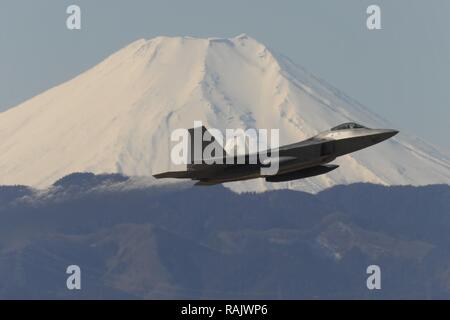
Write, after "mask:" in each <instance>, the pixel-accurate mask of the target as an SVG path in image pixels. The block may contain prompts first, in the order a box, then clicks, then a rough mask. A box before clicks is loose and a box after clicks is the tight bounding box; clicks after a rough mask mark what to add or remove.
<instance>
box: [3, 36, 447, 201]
mask: <svg viewBox="0 0 450 320" xmlns="http://www.w3.org/2000/svg"><path fill="white" fill-rule="evenodd" d="M196 120H200V121H202V122H203V124H205V126H207V127H212V128H217V129H220V130H225V129H226V128H232V129H236V128H242V129H248V128H265V129H279V130H280V131H279V132H280V144H281V145H283V144H288V143H293V142H297V141H300V140H303V139H306V138H308V137H311V136H313V135H315V134H317V133H318V132H320V131H324V130H327V129H329V128H331V127H333V126H335V125H337V124H340V123H343V122H348V121H355V122H358V123H360V124H362V125H365V126H368V127H372V128H395V125H393V124H391V123H389V122H388V121H386V120H384V119H382V118H381V117H379V116H377V115H376V114H374V113H372V112H371V111H369V110H368V109H366V108H364V107H363V106H362V105H361V104H359V103H358V102H356V101H355V100H353V99H351V98H349V97H348V96H346V95H345V94H343V93H342V92H340V91H339V90H337V89H335V88H333V87H332V86H330V85H329V84H327V83H326V82H325V81H323V80H321V79H318V78H317V77H315V76H314V75H312V74H310V73H309V72H308V71H306V70H305V69H303V68H302V67H299V66H297V65H296V64H294V63H293V62H292V61H291V60H289V59H288V58H286V57H285V56H283V55H281V54H278V53H276V52H274V51H272V50H270V49H268V48H267V47H266V46H264V45H263V44H261V43H259V42H257V41H256V40H254V39H252V38H251V37H249V36H247V35H240V36H237V37H235V38H231V39H219V38H208V39H198V38H190V37H157V38H154V39H151V40H138V41H135V42H133V43H131V44H130V45H128V46H127V47H125V48H123V49H121V50H119V51H118V52H116V53H114V54H113V55H111V56H110V57H108V58H107V59H106V60H104V61H103V62H101V63H100V64H98V65H97V66H95V67H93V68H92V69H90V70H88V71H86V72H84V73H82V74H81V75H79V76H78V77H76V78H74V79H72V80H70V81H68V82H66V83H64V84H61V85H59V86H57V87H55V88H52V89H50V90H48V91H46V92H44V93H42V94H40V95H38V96H36V97H34V98H32V99H30V100H28V101H26V102H24V103H22V104H20V105H18V106H16V107H14V108H12V109H9V110H8V111H5V112H2V113H0V136H1V137H2V139H1V140H0V185H17V184H22V185H28V186H33V187H37V188H46V187H48V186H50V185H51V184H53V183H54V182H55V181H56V180H58V179H60V178H62V177H64V176H66V175H69V174H71V173H74V172H92V173H95V174H103V173H120V174H122V175H125V176H130V177H136V178H139V179H141V181H142V180H143V181H145V183H148V184H161V183H166V182H161V181H159V182H157V181H156V180H154V179H153V178H151V175H152V174H153V173H158V172H162V171H169V170H173V169H174V166H173V165H171V161H170V135H171V132H172V131H173V130H175V129H178V128H191V127H193V123H194V121H196ZM334 163H336V164H339V165H340V168H339V169H338V170H335V171H333V172H331V173H329V174H327V175H322V176H318V177H314V178H310V179H305V180H298V181H291V182H288V183H281V184H270V183H266V182H264V181H263V180H262V179H259V180H254V181H247V182H235V183H230V184H226V186H227V187H229V188H231V189H232V190H234V191H237V192H243V191H264V190H268V189H274V188H277V189H279V188H290V189H295V190H303V191H307V192H313V193H315V192H318V191H320V190H323V189H326V188H329V187H331V186H334V185H337V184H349V183H355V182H367V183H374V184H382V185H426V184H440V183H444V184H450V154H449V153H448V152H446V151H442V150H440V149H439V150H438V149H437V148H435V147H433V146H432V145H430V144H428V143H426V142H424V141H422V140H420V139H418V138H416V137H414V136H411V135H407V134H405V133H401V134H400V135H398V136H397V137H395V138H393V139H390V140H388V141H385V142H383V143H382V144H379V145H376V146H374V147H371V148H368V149H365V150H362V151H359V152H356V153H353V154H350V155H346V156H343V157H341V158H339V159H337V160H336V161H335V162H334ZM142 177H147V178H145V179H142ZM169 183H171V182H169Z"/></svg>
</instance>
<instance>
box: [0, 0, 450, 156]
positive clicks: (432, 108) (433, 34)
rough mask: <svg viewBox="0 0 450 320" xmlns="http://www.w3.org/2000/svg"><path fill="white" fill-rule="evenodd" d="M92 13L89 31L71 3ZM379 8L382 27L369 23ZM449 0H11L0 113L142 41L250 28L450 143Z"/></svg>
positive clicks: (384, 110)
mask: <svg viewBox="0 0 450 320" xmlns="http://www.w3.org/2000/svg"><path fill="white" fill-rule="evenodd" d="M70 4H77V5H79V6H80V7H81V9H82V23H83V24H82V28H83V29H82V30H81V31H69V30H67V28H66V25H65V20H66V17H67V15H66V13H65V11H66V8H67V7H68V6H69V5H70ZM370 4H378V5H379V6H380V7H381V10H382V11H381V13H382V16H381V18H382V27H383V29H382V30H377V31H369V30H367V28H366V23H365V20H366V13H365V11H366V8H367V6H368V5H370ZM449 30H450V1H448V0H432V1H420V0H396V1H392V0H387V1H386V0H377V1H375V0H373V1H366V0H340V1H335V0H327V1H325V0H305V1H301V0H291V1H287V0H281V1H265V0H258V1H256V0H255V1H250V0H248V1H242V0H240V1H238V0H229V1H215V0H183V1H182V0H179V1H175V0H164V1H149V0H130V1H118V0H95V1H92V0H84V1H83V0H80V1H75V0H73V1H65V0H64V1H63V0H40V1H35V0H2V1H1V2H0V110H6V109H7V108H10V107H13V106H15V105H17V104H18V103H20V102H22V101H24V100H27V99H29V98H31V97H33V96H34V95H36V94H38V93H40V92H42V91H44V90H46V89H49V88H51V87H52V86H54V85H57V84H60V83H61V82H63V81H66V80H69V79H71V78H72V77H74V76H76V75H77V74H79V73H80V72H82V71H85V70H86V69H88V68H90V67H92V66H93V65H95V64H96V63H98V62H100V61H101V60H102V59H104V58H105V57H106V56H108V55H109V54H111V53H113V52H114V51H116V50H118V49H120V48H121V47H123V46H125V45H126V44H128V43H130V42H132V41H134V40H136V39H138V38H152V37H155V36H158V35H188V36H196V37H233V36H236V35H238V34H241V33H247V34H249V35H250V36H252V37H254V38H255V39H257V40H258V41H260V42H262V43H264V44H266V45H267V46H269V47H271V48H272V49H274V50H276V51H278V52H281V53H283V54H285V55H287V56H289V57H290V58H291V59H292V60H294V61H295V62H296V63H297V64H300V65H302V66H304V67H306V68H307V69H309V71H311V72H312V73H314V74H316V75H318V76H319V77H321V78H324V79H325V80H327V81H328V82H330V83H331V84H333V85H334V86H336V87H337V88H339V89H341V90H342V91H344V92H346V93H347V94H348V95H350V96H352V97H353V98H355V99H357V100H359V101H360V102H361V103H363V104H364V105H365V106H367V107H368V108H369V109H371V110H373V111H375V112H376V113H378V114H380V115H381V116H383V117H384V118H387V119H389V120H390V121H391V122H392V123H394V124H395V125H396V126H397V128H399V129H400V130H403V131H408V132H410V133H414V134H416V135H418V136H420V137H422V138H425V139H426V140H428V141H430V142H432V143H434V144H436V145H440V146H444V147H446V148H449V149H450V141H449V139H448V137H449V136H450V126H449V122H450V121H449V120H450V89H449V82H450V81H449V75H450V34H449Z"/></svg>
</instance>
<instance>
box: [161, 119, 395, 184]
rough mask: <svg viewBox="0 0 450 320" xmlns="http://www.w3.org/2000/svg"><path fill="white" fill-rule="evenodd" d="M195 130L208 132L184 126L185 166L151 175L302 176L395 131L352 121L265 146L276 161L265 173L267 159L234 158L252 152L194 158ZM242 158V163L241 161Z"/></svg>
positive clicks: (210, 180) (209, 179) (201, 180)
mask: <svg viewBox="0 0 450 320" xmlns="http://www.w3.org/2000/svg"><path fill="white" fill-rule="evenodd" d="M196 130H201V133H202V134H205V133H206V134H208V131H207V129H206V128H205V127H204V126H202V127H197V128H193V129H189V130H188V131H189V136H190V142H189V144H190V148H189V149H190V154H189V157H188V158H189V159H188V165H187V170H186V171H172V172H164V173H160V174H156V175H154V177H155V178H157V179H161V178H177V179H191V180H195V181H197V182H196V185H215V184H221V183H225V182H232V181H240V180H248V179H256V178H264V179H265V180H266V181H268V182H284V181H290V180H297V179H304V178H309V177H313V176H317V175H321V174H325V173H328V172H330V171H333V170H336V169H337V168H338V167H339V166H338V165H334V164H329V163H330V162H332V161H333V160H335V159H336V158H337V157H340V156H342V155H345V154H349V153H352V152H355V151H358V150H361V149H364V148H367V147H370V146H372V145H374V144H377V143H380V142H382V141H384V140H386V139H389V138H391V137H393V136H395V135H396V134H397V133H398V131H397V130H392V129H370V128H366V127H364V126H362V125H360V124H357V123H354V122H349V123H344V124H341V125H338V126H336V127H334V128H332V129H330V130H327V131H324V132H321V133H319V134H317V135H316V136H314V137H312V138H309V139H307V140H304V141H301V142H297V143H293V144H289V145H285V146H282V147H279V148H275V149H271V150H269V154H271V153H276V154H277V157H276V160H270V161H278V171H277V173H276V174H273V175H265V174H263V173H262V170H261V168H265V167H267V166H269V165H270V161H269V162H267V161H260V160H258V161H257V162H256V163H253V164H250V163H249V161H238V160H239V159H238V158H240V157H244V158H245V160H248V159H250V157H251V156H256V158H257V159H260V157H259V156H258V154H249V153H247V154H244V155H233V156H232V157H233V159H229V157H230V156H228V155H227V154H226V153H224V158H223V159H222V160H223V161H221V163H213V164H208V163H206V161H205V159H201V161H200V162H199V161H195V160H196V159H195V157H194V143H193V142H192V141H194V135H195V131H196ZM211 136H212V135H211ZM210 141H211V142H206V143H205V141H203V142H202V150H204V148H205V147H206V146H207V144H208V143H217V141H214V138H213V137H212V138H210ZM266 151H267V150H266ZM197 160H198V159H197ZM227 160H228V161H227ZM229 160H232V161H229ZM241 160H242V159H241ZM242 162H244V163H243V164H241V163H242Z"/></svg>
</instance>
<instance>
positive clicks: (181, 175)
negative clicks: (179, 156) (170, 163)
mask: <svg viewBox="0 0 450 320" xmlns="http://www.w3.org/2000/svg"><path fill="white" fill-rule="evenodd" d="M153 177H155V178H156V179H164V178H176V179H186V178H190V176H189V173H188V172H187V171H169V172H163V173H158V174H154V175H153Z"/></svg>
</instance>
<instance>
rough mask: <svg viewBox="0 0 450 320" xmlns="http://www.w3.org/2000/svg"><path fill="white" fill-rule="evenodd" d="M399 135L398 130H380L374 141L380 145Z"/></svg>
mask: <svg viewBox="0 0 450 320" xmlns="http://www.w3.org/2000/svg"><path fill="white" fill-rule="evenodd" d="M398 133H399V131H398V130H392V129H383V130H378V132H377V133H376V134H375V135H374V136H373V140H374V142H377V143H378V142H381V141H384V140H387V139H389V138H392V137H393V136H395V135H396V134H398Z"/></svg>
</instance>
